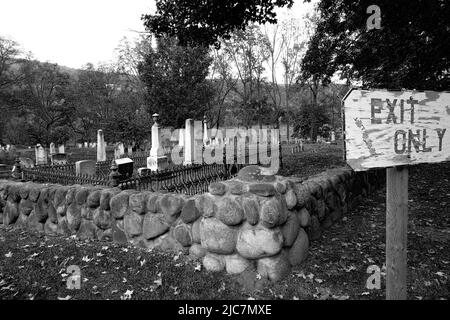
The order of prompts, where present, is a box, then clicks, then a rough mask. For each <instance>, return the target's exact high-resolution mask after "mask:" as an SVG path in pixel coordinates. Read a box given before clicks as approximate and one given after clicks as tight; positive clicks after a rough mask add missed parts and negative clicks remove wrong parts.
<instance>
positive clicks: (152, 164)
mask: <svg viewBox="0 0 450 320" xmlns="http://www.w3.org/2000/svg"><path fill="white" fill-rule="evenodd" d="M152 117H153V122H154V123H153V125H152V148H151V149H150V157H147V168H149V169H150V170H152V171H156V170H163V169H166V168H167V167H168V165H169V162H168V160H167V157H166V156H164V152H163V151H162V150H163V149H162V147H161V144H160V139H161V137H160V135H159V124H158V118H159V114H157V113H155V114H153V116H152Z"/></svg>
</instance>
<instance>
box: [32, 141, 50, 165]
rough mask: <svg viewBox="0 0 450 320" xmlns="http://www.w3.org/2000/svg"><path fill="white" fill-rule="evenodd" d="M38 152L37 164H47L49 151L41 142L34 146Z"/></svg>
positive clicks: (36, 152)
mask: <svg viewBox="0 0 450 320" xmlns="http://www.w3.org/2000/svg"><path fill="white" fill-rule="evenodd" d="M34 151H35V154H36V165H46V164H47V152H46V151H45V149H44V147H43V146H41V145H40V144H38V145H36V147H35V148H34Z"/></svg>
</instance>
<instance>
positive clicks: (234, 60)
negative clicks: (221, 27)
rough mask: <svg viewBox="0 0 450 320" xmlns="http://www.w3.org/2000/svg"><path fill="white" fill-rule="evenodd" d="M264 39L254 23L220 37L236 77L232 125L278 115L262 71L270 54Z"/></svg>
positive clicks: (245, 123)
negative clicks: (223, 38) (234, 122)
mask: <svg viewBox="0 0 450 320" xmlns="http://www.w3.org/2000/svg"><path fill="white" fill-rule="evenodd" d="M268 41H269V39H268V38H267V36H266V35H264V34H263V33H262V32H261V29H260V27H259V26H257V25H254V24H253V25H250V26H249V27H248V28H247V29H246V30H245V31H241V30H239V31H236V32H234V33H233V35H232V36H231V37H230V39H229V40H225V41H223V46H222V49H223V51H224V53H225V54H226V56H227V59H228V60H229V61H230V64H231V66H232V69H233V71H234V74H235V77H236V78H237V80H238V81H236V82H235V85H234V86H233V87H232V92H233V93H234V95H235V97H234V99H233V100H234V101H233V105H234V108H233V109H234V110H233V113H234V116H235V117H236V116H237V117H238V118H237V120H238V123H236V124H235V125H244V126H250V125H253V124H255V123H258V124H262V123H267V122H270V123H272V122H274V121H275V120H276V119H277V117H278V116H277V108H276V106H275V105H274V103H273V101H269V96H268V90H267V89H268V84H267V81H266V79H265V75H264V72H265V67H264V66H265V65H266V63H267V62H268V60H269V58H270V56H271V55H270V52H269V50H268V47H269V44H268Z"/></svg>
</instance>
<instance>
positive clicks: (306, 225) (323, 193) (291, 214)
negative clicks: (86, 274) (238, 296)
mask: <svg viewBox="0 0 450 320" xmlns="http://www.w3.org/2000/svg"><path fill="white" fill-rule="evenodd" d="M384 176H385V175H384V171H383V170H377V171H370V172H367V173H355V172H353V171H351V170H350V169H346V168H342V169H333V170H328V171H326V172H324V173H322V174H320V175H317V176H313V177H310V178H309V179H308V180H306V181H302V180H300V179H298V178H294V177H287V178H286V177H281V176H274V175H270V174H268V173H266V172H264V168H259V167H257V166H248V167H245V168H244V169H242V170H241V171H240V172H239V175H238V176H237V177H236V178H234V179H232V180H228V181H224V182H216V183H212V184H211V185H210V187H209V192H208V193H205V194H201V195H196V196H185V195H182V194H174V193H154V192H138V191H135V190H125V191H121V190H120V189H117V188H106V187H96V186H86V185H83V186H82V185H74V186H60V185H51V184H35V183H32V182H26V183H23V182H13V181H7V180H0V223H3V224H5V225H11V224H16V225H19V226H23V227H26V228H29V229H32V230H37V231H39V232H43V233H45V234H47V235H50V236H51V235H76V236H77V237H78V238H79V239H98V240H103V241H116V242H123V243H127V242H128V243H132V244H133V245H135V246H139V247H143V248H158V249H161V250H173V251H182V252H184V253H186V254H190V255H191V256H193V257H195V258H199V259H202V261H203V265H204V267H205V268H206V269H207V270H211V271H221V270H226V271H227V272H228V273H231V274H237V273H241V272H243V271H244V270H246V269H247V268H252V269H255V270H257V272H258V273H259V274H261V275H262V276H264V277H266V278H269V279H270V280H272V281H277V280H279V279H281V278H282V277H284V276H285V275H286V274H288V273H289V272H290V269H291V267H292V266H295V265H298V264H300V263H301V262H302V261H304V260H305V258H306V257H307V254H308V248H309V241H310V240H315V239H318V238H319V237H320V236H321V234H322V232H323V230H324V229H327V228H329V227H330V226H331V225H332V224H333V223H334V222H336V221H337V220H339V219H340V218H341V217H342V216H343V215H344V214H346V213H347V212H348V210H349V209H350V208H352V207H353V206H354V205H355V203H356V202H357V201H358V200H359V199H360V198H361V197H363V196H365V195H367V194H368V193H370V192H371V190H372V189H373V188H375V187H376V186H378V185H380V184H381V182H382V181H383V179H384Z"/></svg>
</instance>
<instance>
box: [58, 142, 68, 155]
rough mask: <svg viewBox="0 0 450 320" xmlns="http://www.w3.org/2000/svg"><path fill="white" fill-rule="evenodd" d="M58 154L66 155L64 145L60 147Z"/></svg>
mask: <svg viewBox="0 0 450 320" xmlns="http://www.w3.org/2000/svg"><path fill="white" fill-rule="evenodd" d="M58 153H66V152H65V150H64V145H63V144H60V145H59V146H58Z"/></svg>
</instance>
